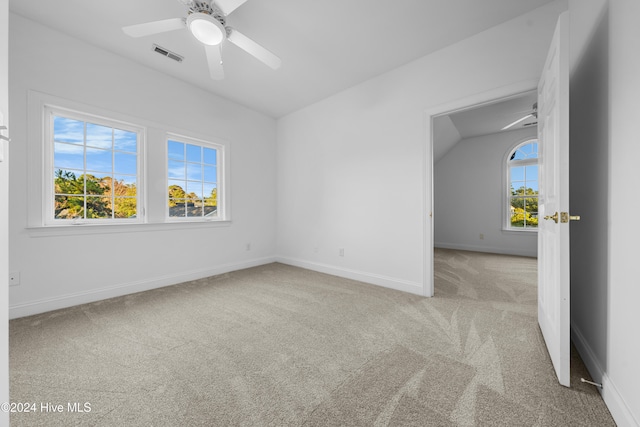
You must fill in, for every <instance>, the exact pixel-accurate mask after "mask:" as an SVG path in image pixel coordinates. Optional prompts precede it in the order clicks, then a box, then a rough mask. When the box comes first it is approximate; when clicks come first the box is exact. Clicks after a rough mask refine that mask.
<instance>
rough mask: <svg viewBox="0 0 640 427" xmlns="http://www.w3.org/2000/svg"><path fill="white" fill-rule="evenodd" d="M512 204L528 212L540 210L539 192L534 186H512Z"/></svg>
mask: <svg viewBox="0 0 640 427" xmlns="http://www.w3.org/2000/svg"><path fill="white" fill-rule="evenodd" d="M523 196H534V197H523ZM511 206H513V207H514V208H516V209H523V210H526V211H527V212H538V192H537V191H536V190H534V189H532V188H525V187H520V188H518V189H517V190H514V189H513V187H511Z"/></svg>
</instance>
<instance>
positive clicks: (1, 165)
mask: <svg viewBox="0 0 640 427" xmlns="http://www.w3.org/2000/svg"><path fill="white" fill-rule="evenodd" d="M8 23H9V1H8V0H0V113H2V115H3V116H4V120H5V122H4V123H2V124H5V125H6V124H7V120H8V118H9V114H8V113H9V65H8V63H9V28H8V27H9V25H8ZM3 134H4V135H7V132H6V131H5V132H3ZM6 145H8V144H7V143H6V142H2V141H0V150H2V152H1V153H0V155H2V156H3V157H4V160H3V161H2V162H0V403H3V402H8V401H9V324H8V322H9V320H8V319H9V298H8V296H9V289H8V286H9V283H8V282H9V277H8V270H9V238H8V235H9V217H8V215H9V208H8V205H9V185H8V177H9V157H8V153H9V149H8V147H5V146H6ZM0 425H2V426H5V425H7V426H8V425H9V414H8V413H7V412H3V411H0Z"/></svg>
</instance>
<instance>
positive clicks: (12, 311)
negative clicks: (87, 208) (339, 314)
mask: <svg viewBox="0 0 640 427" xmlns="http://www.w3.org/2000/svg"><path fill="white" fill-rule="evenodd" d="M272 262H276V259H275V257H265V258H256V259H252V260H248V261H242V262H238V263H231V264H223V265H219V266H216V267H213V268H205V269H199V270H192V271H186V272H182V273H178V274H172V275H166V276H161V277H154V278H152V279H145V280H139V281H136V282H129V283H122V284H118V285H114V286H108V287H104V288H100V289H93V290H90V291H85V292H77V293H72V294H66V295H60V296H56V297H52V298H44V299H41V300H36V301H30V302H27V303H22V304H16V305H11V306H9V318H10V319H15V318H18V317H25V316H31V315H34V314H39V313H45V312H47V311H52V310H58V309H61V308H66V307H72V306H74V305H80V304H86V303H90V302H95V301H100V300H103V299H107V298H114V297H119V296H123V295H129V294H133V293H136V292H142V291H148V290H151V289H156V288H162V287H164V286H170V285H175V284H178V283H183V282H188V281H190V280H197V279H202V278H204V277H210V276H216V275H218V274H224V273H229V272H231V271H237V270H243V269H245V268H250V267H257V266H259V265H264V264H270V263H272Z"/></svg>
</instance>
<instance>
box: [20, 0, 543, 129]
mask: <svg viewBox="0 0 640 427" xmlns="http://www.w3.org/2000/svg"><path fill="white" fill-rule="evenodd" d="M550 2H551V0H483V1H478V0H447V1H442V0H420V1H418V0H396V1H393V2H389V1H382V0H349V1H344V0H323V1H317V0H266V1H260V0H248V1H247V2H246V3H244V4H243V5H242V6H240V7H239V8H238V9H236V10H235V11H234V12H233V13H232V14H231V15H229V17H228V19H227V23H228V24H229V25H231V26H233V27H235V28H237V29H238V30H240V31H241V32H243V33H244V34H246V35H247V36H249V37H251V38H252V39H254V40H255V41H257V42H258V43H260V44H261V45H263V46H264V47H266V48H268V49H269V50H271V51H272V52H274V53H275V54H276V55H278V56H279V57H280V58H281V59H282V62H283V65H282V67H281V68H280V69H278V70H272V69H270V68H268V67H266V66H265V65H263V64H262V63H261V62H259V61H257V60H256V59H255V58H253V57H251V56H249V55H248V54H247V53H245V52H244V51H242V50H240V49H239V48H237V47H236V46H234V45H232V44H230V43H228V42H225V44H224V45H223V46H222V52H223V61H224V67H225V74H226V76H225V79H224V80H221V81H214V80H211V78H210V77H209V73H208V70H207V64H206V58H205V54H204V49H203V46H202V45H200V44H199V43H198V42H197V41H196V40H195V39H194V38H193V37H192V36H191V35H190V34H189V33H188V31H187V30H177V31H172V32H169V33H165V34H159V35H155V36H149V37H143V38H138V39H132V38H130V37H128V36H126V35H125V34H124V33H123V32H122V30H121V28H122V27H123V26H127V25H133V24H138V23H143V22H149V21H154V20H161V19H168V18H176V17H184V16H186V8H185V6H184V5H183V4H182V3H181V2H180V1H178V0H135V1H132V0H109V1H88V0H55V1H47V0H11V1H10V10H11V12H12V13H16V14H19V15H22V16H23V17H26V18H29V19H31V20H34V21H36V22H39V23H41V24H43V25H46V26H49V27H51V28H53V29H56V30H59V31H61V32H64V33H66V34H69V35H71V36H73V37H76V38H79V39H82V40H84V41H86V42H88V43H91V44H94V45H96V46H98V47H101V48H104V49H107V50H109V51H112V52H115V53H117V54H120V55H122V56H124V57H127V58H130V59H132V60H134V61H137V62H139V63H142V64H144V65H146V66H148V67H151V68H154V69H156V70H159V71H161V72H163V73H166V74H168V75H171V76H174V77H176V78H178V79H181V80H183V81H186V82H189V83H191V84H193V85H195V86H197V87H199V88H201V89H203V90H205V91H209V92H211V93H215V94H217V95H220V96H223V97H225V98H228V99H231V100H233V101H235V102H238V103H239V104H242V105H245V106H248V107H250V108H252V109H255V110H257V111H261V112H264V113H266V114H268V115H270V116H272V117H275V118H278V117H281V116H283V115H286V114H288V113H290V112H292V111H295V110H298V109H300V108H302V107H304V106H307V105H309V104H312V103H314V102H316V101H319V100H321V99H323V98H326V97H328V96H330V95H332V94H335V93H337V92H340V91H342V90H344V89H346V88H349V87H351V86H354V85H356V84H358V83H361V82H362V81H365V80H367V79H370V78H372V77H374V76H376V75H379V74H382V73H384V72H387V71H390V70H392V69H394V68H397V67H398V66H401V65H403V64H406V63H408V62H410V61H412V60H415V59H417V58H420V57H422V56H425V55H427V54H429V53H431V52H434V51H436V50H438V49H441V48H443V47H446V46H448V45H451V44H453V43H455V42H457V41H460V40H462V39H464V38H467V37H470V36H473V35H474V34H477V33H479V32H481V31H483V30H486V29H488V28H491V27H493V26H495V25H498V24H500V23H502V22H505V21H507V20H509V19H512V18H515V17H516V16H519V15H521V14H523V13H526V12H529V11H531V10H533V9H535V8H538V7H540V6H543V5H545V4H547V3H550ZM154 43H156V44H158V45H160V46H162V47H165V48H167V49H169V50H171V51H173V52H176V53H178V54H180V55H182V56H184V57H185V59H184V61H183V62H182V63H177V62H174V61H172V60H170V59H168V58H166V57H163V56H161V55H158V54H157V53H154V52H153V51H152V49H151V46H152V44H154Z"/></svg>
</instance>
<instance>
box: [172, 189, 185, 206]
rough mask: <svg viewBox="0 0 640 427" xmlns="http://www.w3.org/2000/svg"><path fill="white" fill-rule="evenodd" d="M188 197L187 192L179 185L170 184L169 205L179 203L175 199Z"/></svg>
mask: <svg viewBox="0 0 640 427" xmlns="http://www.w3.org/2000/svg"><path fill="white" fill-rule="evenodd" d="M186 197H187V194H186V193H185V192H184V190H183V189H182V187H180V186H179V185H170V186H169V207H174V206H176V205H177V203H176V201H175V199H185V198H186Z"/></svg>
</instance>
